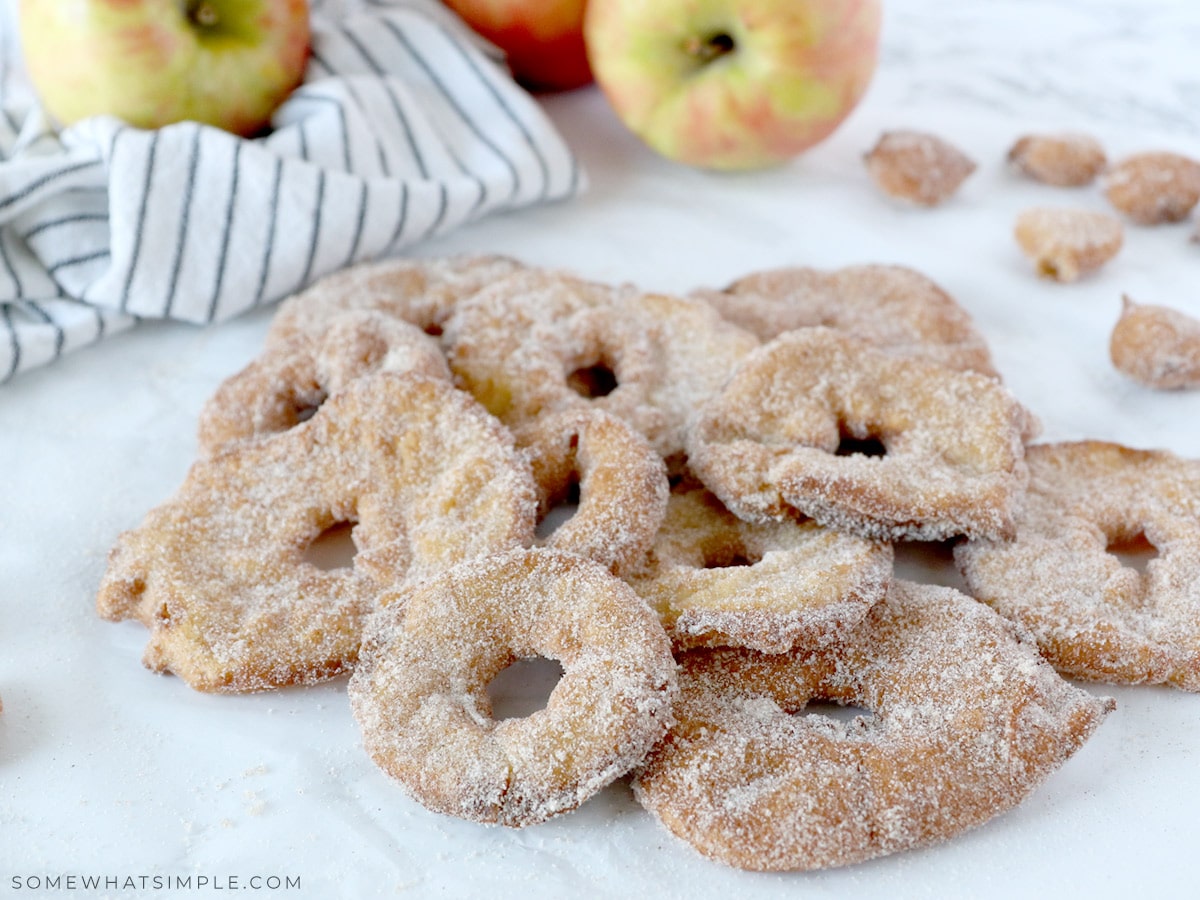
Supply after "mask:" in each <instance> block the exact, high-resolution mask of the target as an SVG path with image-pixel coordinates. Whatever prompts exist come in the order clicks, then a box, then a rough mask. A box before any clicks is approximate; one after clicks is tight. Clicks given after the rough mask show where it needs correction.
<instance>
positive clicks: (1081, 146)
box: [1008, 134, 1107, 187]
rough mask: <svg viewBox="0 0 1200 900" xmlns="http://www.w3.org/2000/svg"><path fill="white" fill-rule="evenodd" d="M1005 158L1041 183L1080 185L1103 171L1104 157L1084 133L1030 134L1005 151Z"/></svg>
mask: <svg viewBox="0 0 1200 900" xmlns="http://www.w3.org/2000/svg"><path fill="white" fill-rule="evenodd" d="M1008 160H1009V162H1011V163H1012V164H1013V165H1015V166H1016V167H1017V168H1018V169H1020V170H1021V171H1022V172H1023V173H1025V174H1026V175H1028V176H1029V177H1030V178H1033V179H1034V180H1036V181H1040V182H1042V183H1043V184H1052V185H1054V186H1056V187H1082V186H1083V185H1086V184H1091V183H1092V182H1093V181H1095V180H1096V176H1097V175H1099V174H1100V173H1101V172H1102V171H1103V170H1104V165H1105V163H1106V162H1107V159H1106V157H1105V155H1104V148H1103V147H1102V146H1100V142H1099V141H1098V140H1096V139H1095V138H1094V137H1092V136H1091V135H1087V134H1030V135H1026V136H1025V137H1022V138H1019V139H1018V140H1017V142H1016V143H1015V144H1013V146H1012V149H1011V150H1009V151H1008Z"/></svg>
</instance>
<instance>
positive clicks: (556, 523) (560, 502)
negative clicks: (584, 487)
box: [534, 473, 579, 540]
mask: <svg viewBox="0 0 1200 900" xmlns="http://www.w3.org/2000/svg"><path fill="white" fill-rule="evenodd" d="M578 509H579V475H578V473H574V474H572V476H571V480H570V482H569V483H568V484H567V490H566V492H565V493H564V494H563V495H562V496H561V497H557V498H554V499H553V500H552V502H551V505H550V508H549V509H547V510H546V512H545V514H544V515H543V516H542V517H541V518H539V519H538V523H537V529H536V530H535V532H534V535H535V537H537V538H538V539H539V540H545V539H546V538H548V537H550V535H552V534H554V532H555V531H557V530H558V529H559V528H561V527H562V526H563V525H564V524H565V523H566V522H567V520H568V519H570V518H571V516H573V515H575V512H576V510H578Z"/></svg>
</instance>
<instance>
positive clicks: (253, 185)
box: [0, 0, 584, 382]
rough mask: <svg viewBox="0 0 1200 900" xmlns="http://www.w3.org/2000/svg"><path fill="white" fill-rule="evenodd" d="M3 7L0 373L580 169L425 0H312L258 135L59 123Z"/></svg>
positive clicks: (256, 293)
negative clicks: (298, 52)
mask: <svg viewBox="0 0 1200 900" xmlns="http://www.w3.org/2000/svg"><path fill="white" fill-rule="evenodd" d="M6 2H7V3H8V4H9V5H8V6H6V7H5V8H4V10H3V15H0V30H2V31H0V53H2V54H3V57H2V59H0V62H2V63H3V68H2V69H0V382H3V381H6V380H8V379H9V378H11V377H12V376H13V375H15V374H17V373H18V372H22V371H26V370H28V369H31V368H34V367H36V366H40V365H44V364H46V363H49V362H52V361H53V360H55V359H58V358H59V357H60V356H62V355H63V354H64V353H66V352H68V351H71V350H75V349H77V348H79V347H82V346H85V345H87V344H90V343H93V342H94V341H97V340H99V339H100V338H102V337H104V336H106V335H110V334H113V333H115V332H117V331H120V330H123V329H125V328H128V327H129V326H130V325H132V324H134V323H135V322H136V321H138V320H139V319H142V318H171V319H178V320H182V321H187V322H196V323H206V322H215V321H220V320H222V319H227V318H229V317H230V316H234V315H237V314H238V313H242V312H245V311H246V310H249V309H252V308H254V307H256V306H259V305H261V304H264V303H270V302H272V301H275V300H278V299H280V298H282V297H285V296H287V295H289V294H291V293H293V292H295V291H296V290H298V289H300V288H301V287H303V286H305V285H307V284H309V283H310V282H312V281H313V280H315V279H317V278H319V277H320V276H321V275H323V274H326V273H329V272H331V271H334V270H336V269H339V268H341V267H343V266H346V265H349V264H351V263H355V262H358V261H362V260H367V259H372V258H377V257H381V256H385V255H389V254H394V253H396V252H397V251H398V250H400V249H401V248H404V247H407V246H410V245H412V244H414V243H416V242H419V241H422V240H424V239H426V238H429V237H431V236H433V235H438V234H444V233H445V232H447V231H449V230H451V229H453V228H455V227H457V226H459V225H462V224H463V223H465V222H469V221H472V220H475V219H478V218H480V217H482V216H485V215H487V214H489V213H493V212H497V211H500V210H511V209H515V208H519V207H524V206H530V205H533V204H538V203H543V202H546V201H551V200H559V199H564V198H567V197H570V196H572V195H574V194H575V193H577V192H578V191H580V190H582V188H583V180H584V179H583V175H582V173H581V171H580V169H579V165H578V163H577V160H576V159H575V157H574V155H573V154H572V152H571V150H570V148H569V147H568V146H567V145H566V144H565V142H564V141H563V139H562V137H561V136H560V135H559V134H558V132H557V131H556V130H555V128H554V127H553V125H552V124H551V123H550V121H549V120H548V118H547V117H546V116H545V114H544V112H543V111H542V109H541V108H540V107H539V106H538V105H537V104H536V103H535V102H534V100H533V98H531V97H530V96H529V95H528V94H526V93H525V92H524V91H522V90H521V89H520V88H519V87H517V86H516V84H515V83H514V82H513V81H512V80H511V79H510V77H509V76H508V74H507V72H506V71H505V70H504V68H503V67H502V62H501V60H500V59H499V57H498V55H497V52H496V51H495V49H494V48H492V47H490V46H489V45H487V44H485V43H484V42H483V41H481V40H479V39H478V38H476V37H475V36H474V35H473V34H472V33H471V32H469V31H468V30H467V29H466V27H465V26H463V25H462V23H461V22H460V21H459V20H458V19H456V18H454V17H453V16H452V15H451V14H450V13H449V12H448V11H447V10H446V9H445V7H443V6H442V5H441V4H440V3H439V2H437V0H312V2H311V8H312V21H313V53H312V58H311V60H310V63H309V67H308V71H307V75H306V79H305V83H304V84H303V85H302V86H301V87H300V88H299V89H298V90H297V91H296V92H295V93H294V94H293V95H292V96H291V97H290V98H289V99H288V100H287V102H286V103H284V105H283V106H281V107H280V109H279V110H278V111H277V113H276V116H275V119H274V121H273V129H272V131H271V133H270V134H269V135H267V136H266V137H264V138H261V139H257V140H244V139H241V138H238V137H235V136H234V135H232V134H229V133H226V132H224V131H220V130H218V129H215V128H211V127H207V126H202V125H198V124H196V123H192V122H183V123H179V124H177V125H171V126H168V127H165V128H161V129H158V130H154V131H144V130H139V129H135V128H132V127H130V126H128V125H125V124H123V123H122V122H120V121H118V120H116V119H113V118H110V117H96V118H92V119H87V120H84V121H82V122H80V123H78V124H76V125H74V126H71V127H69V128H66V129H63V130H61V131H57V130H55V129H54V128H52V127H51V126H50V125H49V123H48V122H47V119H46V116H45V115H44V114H43V112H42V110H41V109H40V108H39V106H38V105H37V103H36V100H35V98H34V97H33V95H32V93H31V92H30V90H29V86H28V84H27V83H26V82H25V80H24V77H23V75H22V73H21V71H20V68H19V66H18V65H16V64H15V61H16V60H17V57H18V51H17V49H16V48H17V47H18V46H19V41H18V39H17V34H16V28H15V24H14V23H15V15H14V13H13V12H12V8H11V4H12V2H13V0H6Z"/></svg>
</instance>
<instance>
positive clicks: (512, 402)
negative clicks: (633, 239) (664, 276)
mask: <svg viewBox="0 0 1200 900" xmlns="http://www.w3.org/2000/svg"><path fill="white" fill-rule="evenodd" d="M446 340H447V342H448V344H449V347H450V364H451V368H452V369H453V370H454V372H455V374H456V376H457V377H458V378H459V379H460V382H461V383H462V384H463V386H464V387H465V388H466V389H467V390H469V391H470V392H471V393H472V394H474V395H475V396H476V397H477V398H479V400H480V401H481V402H482V403H483V404H484V406H486V407H487V408H488V410H489V411H491V412H492V413H493V415H496V416H499V417H500V419H501V420H503V421H504V422H505V423H506V424H508V425H509V426H510V427H514V428H521V427H524V426H525V424H527V423H529V422H531V421H532V420H533V419H535V418H536V417H537V416H539V415H541V414H543V413H545V412H551V411H557V410H559V409H564V408H572V407H573V408H582V407H586V406H596V407H599V408H601V409H604V410H605V411H607V412H609V413H612V414H613V415H615V416H617V417H619V418H621V419H624V420H625V421H626V422H628V423H629V424H630V425H632V426H633V427H634V428H635V429H637V430H638V431H639V432H641V433H642V434H643V435H645V437H646V438H647V439H648V440H649V441H650V443H651V444H652V445H653V446H654V448H655V450H657V451H658V453H659V454H660V455H661V456H663V457H669V456H672V455H673V454H678V453H679V452H680V451H682V449H683V443H684V433H685V431H686V428H687V425H688V423H689V422H690V420H691V417H692V415H693V414H694V411H695V409H696V408H697V407H698V406H699V405H700V404H701V403H702V402H703V401H704V400H705V399H707V398H708V397H709V396H711V394H712V393H714V392H715V391H716V390H717V389H718V388H719V387H720V386H721V384H722V383H723V382H724V380H725V379H726V378H727V377H728V376H729V374H730V373H731V372H732V371H733V369H734V368H735V366H736V365H737V363H738V362H739V361H740V360H741V358H742V357H743V356H745V354H746V353H748V352H749V351H750V350H751V349H753V348H754V347H755V346H757V344H758V342H757V341H756V340H755V339H754V337H753V336H752V335H750V334H748V333H746V332H743V331H742V330H741V329H738V328H734V327H732V326H730V325H728V324H727V323H724V322H722V321H721V319H720V317H719V316H718V315H717V314H716V312H715V311H714V310H712V309H711V308H709V307H708V306H707V305H706V304H704V303H702V302H700V301H698V300H685V299H682V298H677V297H667V296H663V295H651V294H643V293H641V292H640V291H637V290H635V289H633V288H632V287H629V286H624V287H612V286H608V285H600V284H595V283H592V282H584V281H581V280H579V279H575V278H571V277H569V276H565V275H561V274H557V273H547V272H533V271H530V272H526V273H522V274H519V275H515V276H512V277H510V278H509V279H507V280H505V281H504V282H501V283H499V284H497V285H495V286H494V287H492V288H490V289H488V290H486V291H483V292H480V293H479V294H477V295H476V296H475V297H473V298H471V300H469V301H467V302H464V303H462V304H461V305H460V307H459V309H458V311H457V312H456V313H455V315H454V316H453V317H452V318H451V319H450V321H449V322H448V323H447V326H446ZM594 366H600V367H603V368H605V369H607V370H608V371H610V372H611V373H612V376H613V378H614V381H615V387H614V389H613V390H612V391H611V392H608V393H606V394H604V395H603V396H598V397H585V396H583V395H581V394H580V393H578V392H577V391H576V390H574V389H573V388H572V386H571V383H570V376H571V374H572V373H573V372H575V371H577V370H580V369H586V368H588V367H594Z"/></svg>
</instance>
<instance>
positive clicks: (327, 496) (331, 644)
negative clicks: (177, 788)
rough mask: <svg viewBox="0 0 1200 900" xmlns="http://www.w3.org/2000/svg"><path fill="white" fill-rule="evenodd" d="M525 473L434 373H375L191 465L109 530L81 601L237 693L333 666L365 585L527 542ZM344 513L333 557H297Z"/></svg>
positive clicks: (154, 660) (310, 677)
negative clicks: (99, 575)
mask: <svg viewBox="0 0 1200 900" xmlns="http://www.w3.org/2000/svg"><path fill="white" fill-rule="evenodd" d="M535 510H536V504H535V500H534V489H533V483H532V479H531V477H530V474H529V468H528V466H527V465H526V463H525V462H524V460H523V459H521V457H520V456H519V455H518V453H517V450H516V448H515V447H514V446H513V444H512V439H511V437H510V436H509V435H507V433H506V432H504V431H503V429H502V428H501V427H500V426H499V424H498V423H497V422H496V421H495V420H494V419H492V418H491V417H490V416H488V415H487V413H486V412H484V410H483V409H482V408H480V407H479V406H478V404H476V403H475V402H474V401H473V400H472V399H471V398H470V397H469V396H468V395H466V394H464V393H462V392H461V391H457V390H455V388H453V387H452V386H451V385H450V384H449V383H447V382H446V381H443V380H441V379H433V378H428V377H426V376H421V375H414V374H404V375H401V374H396V373H380V374H377V375H374V376H371V377H369V378H363V379H360V380H358V381H356V382H354V383H353V384H351V385H350V386H349V387H347V388H346V389H345V390H344V391H342V392H341V393H339V394H337V395H336V396H334V397H331V398H330V399H329V400H328V402H326V403H325V404H324V405H322V406H321V408H320V409H319V410H318V411H317V413H316V414H315V415H314V416H313V417H312V418H311V419H310V420H308V421H307V422H305V423H303V424H301V425H299V426H297V427H296V428H293V429H292V430H291V431H288V432H285V433H283V434H278V435H270V436H266V437H261V438H257V439H250V440H245V441H241V442H238V443H236V444H234V445H231V446H230V448H229V449H227V450H225V451H222V452H219V453H217V454H216V455H215V456H213V457H212V458H210V459H207V460H201V461H200V462H197V463H196V464H195V465H193V466H192V468H191V470H190V471H189V473H188V475H187V478H186V479H185V481H184V483H183V485H182V486H181V487H180V489H179V491H178V492H177V493H176V494H175V496H174V497H173V498H172V499H171V500H169V501H167V502H166V503H164V504H163V505H161V506H159V507H158V508H157V509H154V510H152V511H151V512H150V513H149V514H148V515H147V516H146V519H145V521H144V522H143V523H142V524H141V525H140V526H139V527H137V528H135V529H133V530H131V531H128V532H126V533H124V534H123V535H121V537H120V539H119V540H118V542H117V544H116V546H115V547H114V548H113V550H112V552H111V554H110V558H109V565H108V571H107V572H106V573H105V576H104V579H103V581H102V582H101V585H100V590H99V595H98V597H97V609H98V611H99V613H100V615H101V616H103V617H105V618H108V619H112V620H119V619H137V620H138V621H140V622H142V624H144V625H145V626H146V627H147V628H149V629H150V640H149V643H148V645H147V648H146V653H145V663H146V665H147V666H148V667H150V668H151V669H154V670H157V671H160V672H161V671H171V672H174V673H175V674H177V675H179V676H180V677H182V678H183V679H184V680H185V681H187V683H188V684H190V685H191V686H192V687H194V688H196V689H198V690H205V691H252V690H262V689H267V688H273V687H279V686H281V685H287V684H296V683H308V682H314V681H318V680H321V679H324V678H329V677H332V676H334V675H337V674H339V673H340V672H343V671H345V670H346V669H348V668H349V667H351V666H352V665H353V664H354V662H355V660H356V658H357V656H358V648H359V642H360V636H361V630H362V625H363V621H364V619H365V617H366V616H367V614H368V613H369V612H370V611H371V610H372V609H373V608H374V607H375V605H376V602H377V597H378V595H379V593H380V592H381V591H382V590H383V589H384V588H385V587H387V588H392V587H395V585H397V584H398V583H400V582H402V581H403V580H404V579H405V578H406V577H410V576H411V577H423V576H427V575H429V574H431V573H434V572H438V571H440V570H441V569H443V568H444V567H446V566H448V565H451V564H453V563H455V562H458V561H460V560H464V559H470V558H473V557H477V556H481V555H484V554H488V553H492V552H495V551H498V550H504V549H508V548H510V547H514V546H520V545H523V544H524V545H527V544H528V543H529V542H530V541H532V539H533V528H534V521H535ZM342 522H346V523H353V525H354V530H353V535H352V536H353V540H354V543H355V546H356V547H357V550H358V553H357V555H356V556H355V558H354V561H353V565H352V566H350V567H348V568H341V569H334V570H330V571H326V570H322V569H319V568H317V567H316V566H314V565H312V564H310V563H309V562H307V561H306V560H305V559H304V553H305V551H306V549H307V548H308V547H309V545H310V544H311V543H312V542H313V540H315V539H316V538H317V537H318V536H319V535H321V534H322V533H323V532H324V531H326V530H327V529H329V528H330V527H331V526H333V525H335V524H337V523H342Z"/></svg>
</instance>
